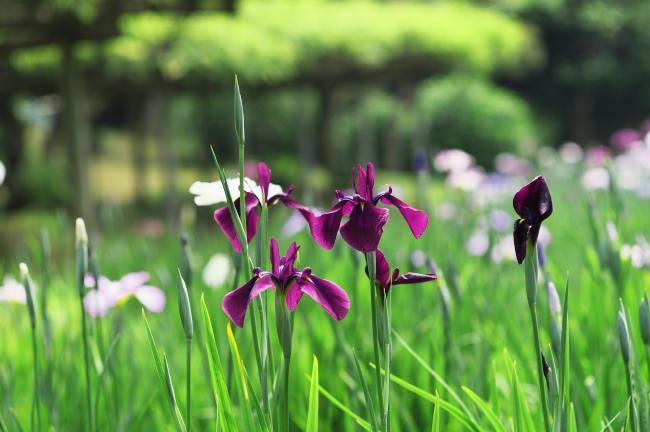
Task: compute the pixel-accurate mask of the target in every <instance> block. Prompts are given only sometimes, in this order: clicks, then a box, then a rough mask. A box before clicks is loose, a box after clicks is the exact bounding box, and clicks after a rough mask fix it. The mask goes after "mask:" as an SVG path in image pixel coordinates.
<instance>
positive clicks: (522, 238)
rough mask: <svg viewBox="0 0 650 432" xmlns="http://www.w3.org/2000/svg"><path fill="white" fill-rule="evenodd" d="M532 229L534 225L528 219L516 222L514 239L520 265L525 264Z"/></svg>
mask: <svg viewBox="0 0 650 432" xmlns="http://www.w3.org/2000/svg"><path fill="white" fill-rule="evenodd" d="M532 228H533V226H532V224H531V223H530V222H529V221H528V220H527V219H518V220H516V221H515V227H514V230H513V233H512V237H513V239H514V243H515V255H516V256H517V262H518V263H519V264H521V263H522V262H524V258H526V241H527V240H528V236H529V235H530V231H531V229H532Z"/></svg>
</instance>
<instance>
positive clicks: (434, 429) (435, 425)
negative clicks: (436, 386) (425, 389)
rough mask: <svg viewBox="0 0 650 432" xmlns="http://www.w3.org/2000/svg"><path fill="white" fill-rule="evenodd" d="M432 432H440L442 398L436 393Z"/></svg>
mask: <svg viewBox="0 0 650 432" xmlns="http://www.w3.org/2000/svg"><path fill="white" fill-rule="evenodd" d="M431 432H440V396H438V393H437V392H436V401H435V402H434V403H433V421H432V422H431Z"/></svg>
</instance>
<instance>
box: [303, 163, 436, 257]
mask: <svg viewBox="0 0 650 432" xmlns="http://www.w3.org/2000/svg"><path fill="white" fill-rule="evenodd" d="M352 183H353V185H354V190H355V194H354V195H345V194H344V193H343V192H341V191H336V199H337V202H336V204H334V206H333V207H332V208H331V209H330V211H328V212H326V213H323V214H322V215H319V216H316V215H315V214H314V213H313V212H312V211H311V210H309V209H307V208H305V207H298V206H294V207H293V208H296V209H298V210H299V211H300V213H301V214H302V215H303V216H304V217H305V219H307V222H308V223H309V229H310V231H311V235H312V237H314V240H316V242H317V243H318V244H319V245H320V246H321V247H323V248H325V249H331V248H332V247H333V246H334V242H335V241H336V234H337V233H338V232H339V230H340V232H341V237H343V240H345V241H346V242H347V243H348V244H349V245H350V246H352V247H353V248H354V249H356V250H358V251H361V252H372V251H375V250H377V246H378V245H379V240H380V238H381V235H382V233H383V232H384V225H385V224H386V222H388V210H387V209H385V208H380V207H378V206H377V204H379V203H380V202H381V203H382V204H384V205H392V206H395V207H397V209H398V210H399V212H400V213H401V214H402V216H403V217H404V220H406V223H407V224H408V226H409V228H410V229H411V232H412V233H413V235H414V236H415V238H420V236H422V234H423V233H424V230H425V229H426V227H427V224H428V223H429V218H428V216H427V214H426V213H425V212H423V211H422V210H418V209H415V208H413V207H411V206H409V205H408V204H406V203H405V202H403V201H401V200H400V199H399V198H397V197H396V196H394V195H393V191H392V188H390V187H389V188H388V190H387V191H384V192H381V193H378V194H377V195H373V187H374V184H375V168H374V166H373V164H372V163H368V165H367V166H366V169H365V170H364V169H363V167H362V166H361V165H357V167H356V170H355V169H354V168H353V170H352ZM343 216H348V220H347V221H346V222H343V224H341V222H342V220H343Z"/></svg>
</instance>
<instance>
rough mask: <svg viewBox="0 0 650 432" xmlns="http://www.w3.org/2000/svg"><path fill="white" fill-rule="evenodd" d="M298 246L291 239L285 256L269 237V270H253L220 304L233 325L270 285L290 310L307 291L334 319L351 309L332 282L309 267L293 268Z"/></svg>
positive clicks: (343, 292) (238, 323)
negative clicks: (247, 279)
mask: <svg viewBox="0 0 650 432" xmlns="http://www.w3.org/2000/svg"><path fill="white" fill-rule="evenodd" d="M298 249H299V246H298V245H297V244H296V243H295V242H293V243H291V245H290V246H289V248H288V249H287V253H286V254H285V255H284V256H282V257H281V256H280V252H279V250H278V242H277V240H276V239H274V238H273V239H271V271H270V272H267V271H261V270H260V269H259V268H255V269H254V270H253V277H252V278H251V280H249V281H248V282H246V283H245V284H244V285H243V286H241V287H239V288H237V289H235V290H233V291H231V292H229V293H228V294H226V296H225V297H224V298H223V302H222V303H221V307H222V309H223V311H224V312H225V313H226V315H228V318H230V319H231V320H232V321H233V322H234V323H235V324H236V325H238V326H239V327H242V326H243V325H244V316H245V315H246V309H247V308H248V305H250V304H251V302H252V301H253V299H254V298H255V297H256V296H258V295H259V294H260V293H261V292H263V291H265V290H267V289H269V288H273V289H274V290H276V294H280V295H282V296H283V297H284V298H285V300H286V303H287V307H288V308H289V310H291V311H293V310H294V309H295V308H296V306H298V303H299V302H300V300H301V299H302V295H303V294H307V295H308V296H309V297H311V298H312V299H313V300H314V301H315V302H316V303H318V304H319V305H320V306H321V307H322V308H323V309H325V311H326V312H327V313H328V314H330V315H331V316H332V317H333V318H334V319H336V320H342V319H343V318H345V316H346V315H347V313H348V310H349V309H350V298H349V297H348V294H347V293H346V292H345V291H344V290H343V288H341V287H339V286H338V285H336V284H335V283H334V282H331V281H328V280H326V279H321V278H319V277H318V276H316V275H314V274H313V273H312V271H311V269H310V268H309V267H305V268H304V269H302V270H298V269H297V268H295V267H294V265H295V262H296V259H297V257H298Z"/></svg>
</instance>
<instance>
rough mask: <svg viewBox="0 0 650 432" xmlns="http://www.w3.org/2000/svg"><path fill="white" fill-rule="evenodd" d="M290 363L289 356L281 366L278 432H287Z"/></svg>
mask: <svg viewBox="0 0 650 432" xmlns="http://www.w3.org/2000/svg"><path fill="white" fill-rule="evenodd" d="M290 363H291V355H289V356H285V357H284V365H283V371H282V375H283V389H282V400H281V409H280V425H279V426H280V430H281V431H285V432H289V365H290Z"/></svg>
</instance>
